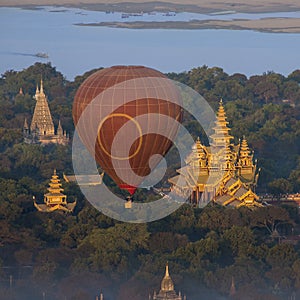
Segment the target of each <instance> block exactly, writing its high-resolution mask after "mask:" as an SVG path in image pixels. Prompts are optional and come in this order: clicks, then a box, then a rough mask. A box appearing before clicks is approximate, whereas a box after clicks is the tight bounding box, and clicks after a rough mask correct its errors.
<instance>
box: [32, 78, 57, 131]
mask: <svg viewBox="0 0 300 300" xmlns="http://www.w3.org/2000/svg"><path fill="white" fill-rule="evenodd" d="M35 100H36V105H35V108H34V113H33V117H32V121H31V126H30V129H31V131H33V130H34V128H35V127H36V126H37V127H38V129H39V131H40V135H44V136H52V135H54V124H53V121H52V116H51V113H50V109H49V106H48V102H47V98H46V95H45V94H44V88H43V80H42V79H41V87H40V91H39V88H38V86H37V88H36V94H35Z"/></svg>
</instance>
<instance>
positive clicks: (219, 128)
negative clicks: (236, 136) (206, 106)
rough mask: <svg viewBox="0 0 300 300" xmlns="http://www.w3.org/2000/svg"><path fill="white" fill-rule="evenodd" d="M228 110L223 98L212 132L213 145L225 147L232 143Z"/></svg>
mask: <svg viewBox="0 0 300 300" xmlns="http://www.w3.org/2000/svg"><path fill="white" fill-rule="evenodd" d="M227 125H228V122H227V117H226V112H225V109H224V106H223V100H222V99H221V100H220V102H219V109H218V112H217V119H216V121H215V126H214V128H213V129H214V131H215V133H214V134H212V136H211V138H212V140H213V141H212V145H213V146H215V147H224V146H225V145H226V144H230V141H231V140H232V139H233V136H231V135H230V134H229V131H230V128H229V127H228V126H227Z"/></svg>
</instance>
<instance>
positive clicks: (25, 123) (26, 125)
mask: <svg viewBox="0 0 300 300" xmlns="http://www.w3.org/2000/svg"><path fill="white" fill-rule="evenodd" d="M23 128H24V129H28V128H29V127H28V123H27V118H25V120H24V126H23Z"/></svg>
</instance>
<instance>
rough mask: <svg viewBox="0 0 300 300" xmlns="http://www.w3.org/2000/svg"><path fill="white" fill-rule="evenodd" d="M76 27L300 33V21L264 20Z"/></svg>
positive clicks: (194, 21)
mask: <svg viewBox="0 0 300 300" xmlns="http://www.w3.org/2000/svg"><path fill="white" fill-rule="evenodd" d="M75 25H78V26H102V27H112V28H127V29H185V30H192V29H235V30H256V31H261V32H272V33H300V19H290V18H266V19H260V20H230V21H224V20H191V21H189V22H184V21H166V22H143V21H137V22H99V23H78V24H75Z"/></svg>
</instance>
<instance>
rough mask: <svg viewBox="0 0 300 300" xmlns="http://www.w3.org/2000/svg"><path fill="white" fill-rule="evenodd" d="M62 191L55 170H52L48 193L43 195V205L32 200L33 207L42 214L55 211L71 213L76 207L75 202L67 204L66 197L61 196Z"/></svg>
mask: <svg viewBox="0 0 300 300" xmlns="http://www.w3.org/2000/svg"><path fill="white" fill-rule="evenodd" d="M63 191H64V189H63V188H62V187H61V183H60V179H59V178H58V176H57V174H56V170H54V172H53V175H52V178H51V180H50V183H49V187H48V193H46V194H45V195H44V204H38V203H36V202H35V198H34V205H35V207H36V208H37V209H38V210H39V211H42V212H52V211H55V210H62V211H65V212H72V211H73V210H74V208H75V206H76V202H72V203H67V196H66V195H65V194H63Z"/></svg>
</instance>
